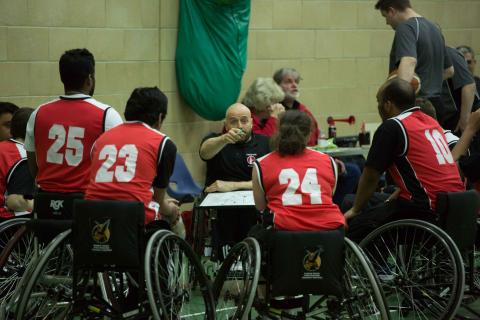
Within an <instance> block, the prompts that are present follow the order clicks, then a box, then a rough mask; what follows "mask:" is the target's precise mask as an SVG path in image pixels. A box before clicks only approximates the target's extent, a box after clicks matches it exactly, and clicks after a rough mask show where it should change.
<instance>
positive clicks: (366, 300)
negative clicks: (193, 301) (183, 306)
mask: <svg viewBox="0 0 480 320" xmlns="http://www.w3.org/2000/svg"><path fill="white" fill-rule="evenodd" d="M265 235H266V237H265V239H262V240H261V242H262V257H263V262H262V264H261V270H262V275H263V279H261V280H259V273H260V271H259V270H260V266H259V265H258V262H259V260H260V259H259V258H260V250H259V246H258V243H257V242H256V241H255V240H254V239H251V238H250V239H248V238H247V239H246V240H245V241H243V242H241V243H239V244H237V245H236V246H235V247H234V248H233V249H232V250H231V251H230V253H229V255H228V256H227V257H226V259H225V261H224V262H223V264H222V266H221V268H220V271H219V272H218V275H217V278H216V279H215V283H214V290H213V291H214V296H215V298H216V302H217V317H219V318H228V319H246V318H249V317H250V316H251V315H252V314H257V315H259V316H260V317H267V318H273V319H277V318H289V319H310V318H311V319H359V320H360V319H389V314H388V307H387V306H386V304H385V301H384V298H383V292H382V290H381V288H380V286H379V285H378V279H377V278H376V275H375V273H374V272H373V269H372V267H371V265H370V263H369V261H368V259H367V258H366V256H365V255H364V253H363V251H362V250H361V249H360V248H359V247H358V246H357V245H356V244H354V243H352V242H351V241H350V240H348V239H347V238H345V237H344V232H343V230H340V229H339V230H333V231H321V232H288V231H273V230H270V231H265ZM262 238H263V236H262ZM257 281H259V282H258V283H259V285H258V288H257V283H256V282H257ZM250 306H252V308H250Z"/></svg>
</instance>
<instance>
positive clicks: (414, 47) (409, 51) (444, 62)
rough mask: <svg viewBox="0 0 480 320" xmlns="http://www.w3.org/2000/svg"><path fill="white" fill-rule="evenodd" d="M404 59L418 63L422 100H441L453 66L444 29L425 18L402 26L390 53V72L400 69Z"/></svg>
mask: <svg viewBox="0 0 480 320" xmlns="http://www.w3.org/2000/svg"><path fill="white" fill-rule="evenodd" d="M403 57H413V58H416V59H417V65H416V67H415V72H416V73H417V74H418V76H419V77H420V80H421V89H420V92H419V96H420V97H427V98H429V97H440V95H441V92H442V81H443V70H444V69H447V68H449V67H450V66H451V65H452V63H451V61H450V60H449V59H448V57H447V54H446V49H445V41H444V39H443V36H442V33H441V32H440V29H439V28H438V27H437V26H436V25H435V24H433V23H432V22H430V21H428V20H427V19H425V18H423V17H413V18H410V19H408V20H407V21H405V22H402V23H401V24H399V25H398V27H397V28H396V30H395V37H394V39H393V43H392V50H391V52H390V66H389V70H390V72H392V71H393V70H395V69H397V68H398V66H399V64H400V60H401V59H402V58H403Z"/></svg>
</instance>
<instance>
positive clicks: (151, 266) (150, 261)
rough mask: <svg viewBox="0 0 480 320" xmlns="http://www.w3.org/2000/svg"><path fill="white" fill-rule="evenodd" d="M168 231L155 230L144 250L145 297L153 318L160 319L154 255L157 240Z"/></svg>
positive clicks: (156, 266)
mask: <svg viewBox="0 0 480 320" xmlns="http://www.w3.org/2000/svg"><path fill="white" fill-rule="evenodd" d="M169 233H170V231H167V230H158V231H156V232H155V233H154V234H153V235H152V236H151V237H150V239H149V241H148V243H147V247H146V250H145V264H144V265H145V282H146V287H147V297H148V302H149V304H150V309H151V311H152V316H153V318H154V319H155V320H160V319H161V314H162V308H161V305H160V300H159V299H160V298H159V297H160V293H159V292H158V291H156V288H157V286H156V285H155V283H154V282H155V280H156V277H155V270H156V268H158V265H156V264H155V255H156V254H158V253H157V248H158V247H159V246H158V245H159V240H160V238H161V237H162V236H164V235H165V234H169Z"/></svg>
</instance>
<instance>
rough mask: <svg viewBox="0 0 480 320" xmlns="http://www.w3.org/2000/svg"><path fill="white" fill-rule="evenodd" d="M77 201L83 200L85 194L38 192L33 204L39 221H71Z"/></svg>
mask: <svg viewBox="0 0 480 320" xmlns="http://www.w3.org/2000/svg"><path fill="white" fill-rule="evenodd" d="M75 199H83V193H59V192H45V191H38V193H37V194H36V195H35V200H34V203H33V212H34V216H35V217H36V218H38V219H55V220H71V219H72V216H73V214H72V208H73V201H74V200H75Z"/></svg>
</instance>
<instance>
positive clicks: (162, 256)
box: [146, 232, 215, 319]
mask: <svg viewBox="0 0 480 320" xmlns="http://www.w3.org/2000/svg"><path fill="white" fill-rule="evenodd" d="M147 254H148V253H147ZM149 271H150V274H149V275H148V276H147V277H146V279H147V281H152V280H153V281H152V282H153V287H154V290H153V294H155V295H156V296H155V297H153V299H152V298H150V299H149V300H150V301H152V300H153V301H154V302H155V303H158V304H159V306H160V308H161V309H160V310H161V311H159V310H157V312H158V313H159V314H160V316H161V318H162V319H187V318H188V319H214V318H215V305H214V302H213V295H212V290H211V285H210V282H209V280H208V278H207V276H206V275H205V272H204V270H203V268H202V265H201V264H200V261H199V260H198V258H197V256H196V255H195V254H194V252H193V250H192V248H191V247H190V246H189V245H188V243H187V242H186V241H185V240H183V239H181V238H179V237H178V236H176V235H175V234H173V233H171V232H168V233H165V234H163V235H161V236H160V237H159V239H158V245H156V246H155V257H154V268H153V270H151V268H150V270H149ZM152 271H153V274H152ZM150 286H152V284H150Z"/></svg>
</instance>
